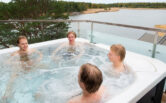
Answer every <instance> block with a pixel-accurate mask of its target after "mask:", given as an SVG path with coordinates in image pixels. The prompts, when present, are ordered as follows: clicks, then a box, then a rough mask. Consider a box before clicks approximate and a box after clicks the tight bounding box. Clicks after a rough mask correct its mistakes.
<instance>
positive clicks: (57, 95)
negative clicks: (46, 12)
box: [0, 43, 134, 103]
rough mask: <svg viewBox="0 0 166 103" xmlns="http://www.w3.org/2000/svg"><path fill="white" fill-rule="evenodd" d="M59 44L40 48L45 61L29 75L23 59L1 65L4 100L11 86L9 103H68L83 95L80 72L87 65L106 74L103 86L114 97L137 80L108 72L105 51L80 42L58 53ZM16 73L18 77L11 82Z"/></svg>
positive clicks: (38, 64)
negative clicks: (21, 63)
mask: <svg viewBox="0 0 166 103" xmlns="http://www.w3.org/2000/svg"><path fill="white" fill-rule="evenodd" d="M59 45H61V44H56V45H55V44H54V45H49V46H45V47H42V48H37V49H38V50H39V51H40V52H41V53H42V54H43V59H42V60H41V61H40V62H37V63H35V65H33V66H31V69H30V71H28V72H24V71H25V70H24V69H21V68H22V67H21V66H20V60H19V57H15V59H14V62H13V63H12V65H6V63H5V62H0V64H1V65H0V70H1V71H0V74H1V75H0V101H2V100H3V97H4V94H5V92H6V90H7V88H8V86H9V87H10V86H11V87H10V90H11V91H10V92H9V93H8V94H9V95H8V96H7V97H6V98H5V100H6V101H7V103H66V102H67V101H68V100H69V99H71V98H72V97H74V96H76V95H80V94H81V92H82V91H81V89H80V87H79V84H78V71H79V68H80V66H81V65H82V64H84V63H92V64H94V65H96V66H98V67H99V69H100V70H101V71H102V73H103V78H104V81H103V84H102V85H103V86H104V87H106V89H107V91H108V94H109V96H110V98H112V97H113V96H115V95H116V94H117V93H120V92H121V91H123V90H124V88H126V87H128V86H129V85H130V84H131V83H132V82H133V81H134V80H132V79H133V75H132V74H133V73H132V72H130V73H129V72H127V73H122V74H120V75H119V76H118V77H117V76H116V77H115V76H111V75H108V74H107V73H106V72H105V70H109V69H110V66H109V65H107V64H110V63H109V60H108V57H107V54H108V51H107V50H105V49H101V48H99V47H97V46H95V45H93V44H89V43H80V44H79V46H76V47H72V48H68V46H65V47H63V48H61V49H59V50H58V51H56V52H55V51H54V50H55V49H57V47H58V46H59ZM53 54H54V55H53ZM78 55H79V56H78ZM9 57H10V56H9V55H8V56H4V57H3V60H6V61H7V60H8V59H9ZM37 57H38V55H37V54H33V55H32V56H30V57H29V59H33V58H37ZM0 61H2V60H1V59H0ZM13 72H14V73H16V75H17V76H16V77H15V78H14V79H11V75H12V74H13ZM131 78H132V79H131ZM10 81H12V82H10ZM9 82H10V83H11V84H10V83H9ZM9 84H10V85H9Z"/></svg>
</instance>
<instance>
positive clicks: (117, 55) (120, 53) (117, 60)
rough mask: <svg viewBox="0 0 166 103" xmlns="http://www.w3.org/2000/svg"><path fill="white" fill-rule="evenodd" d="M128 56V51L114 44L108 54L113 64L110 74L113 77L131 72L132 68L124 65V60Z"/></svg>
mask: <svg viewBox="0 0 166 103" xmlns="http://www.w3.org/2000/svg"><path fill="white" fill-rule="evenodd" d="M125 55H126V50H125V48H124V47H123V46H122V45H121V44H113V45H112V46H111V47H110V51H109V53H108V58H109V60H110V62H112V64H111V65H110V67H111V68H110V69H109V70H110V72H109V73H111V74H113V75H118V74H120V73H128V72H131V69H130V67H129V66H128V65H127V64H124V62H123V61H124V59H125Z"/></svg>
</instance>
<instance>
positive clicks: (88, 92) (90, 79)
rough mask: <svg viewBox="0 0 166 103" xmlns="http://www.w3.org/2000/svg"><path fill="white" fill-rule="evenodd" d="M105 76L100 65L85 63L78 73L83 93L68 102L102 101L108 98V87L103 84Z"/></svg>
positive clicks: (99, 102) (94, 102)
mask: <svg viewBox="0 0 166 103" xmlns="http://www.w3.org/2000/svg"><path fill="white" fill-rule="evenodd" d="M102 82H103V76H102V72H101V71H100V69H98V67H96V66H95V65H92V64H89V63H87V64H83V65H82V66H81V68H80V71H79V74H78V83H79V85H80V87H81V89H82V93H81V94H80V95H79V96H76V97H74V98H72V99H71V100H69V101H68V103H102V100H104V98H106V89H105V87H104V86H102Z"/></svg>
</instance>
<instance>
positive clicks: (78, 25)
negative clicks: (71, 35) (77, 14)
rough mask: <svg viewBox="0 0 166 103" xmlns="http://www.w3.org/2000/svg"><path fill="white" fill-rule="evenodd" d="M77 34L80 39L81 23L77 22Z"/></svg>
mask: <svg viewBox="0 0 166 103" xmlns="http://www.w3.org/2000/svg"><path fill="white" fill-rule="evenodd" d="M77 34H78V37H80V22H77Z"/></svg>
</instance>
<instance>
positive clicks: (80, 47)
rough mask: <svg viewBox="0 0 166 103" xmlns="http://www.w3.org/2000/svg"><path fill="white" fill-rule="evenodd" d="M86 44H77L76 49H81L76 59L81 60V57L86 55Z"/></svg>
mask: <svg viewBox="0 0 166 103" xmlns="http://www.w3.org/2000/svg"><path fill="white" fill-rule="evenodd" d="M83 46H84V44H83V43H81V42H77V45H76V49H79V54H78V55H77V56H75V57H74V59H80V58H81V56H82V55H83V54H84V52H85V50H84V48H83Z"/></svg>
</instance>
